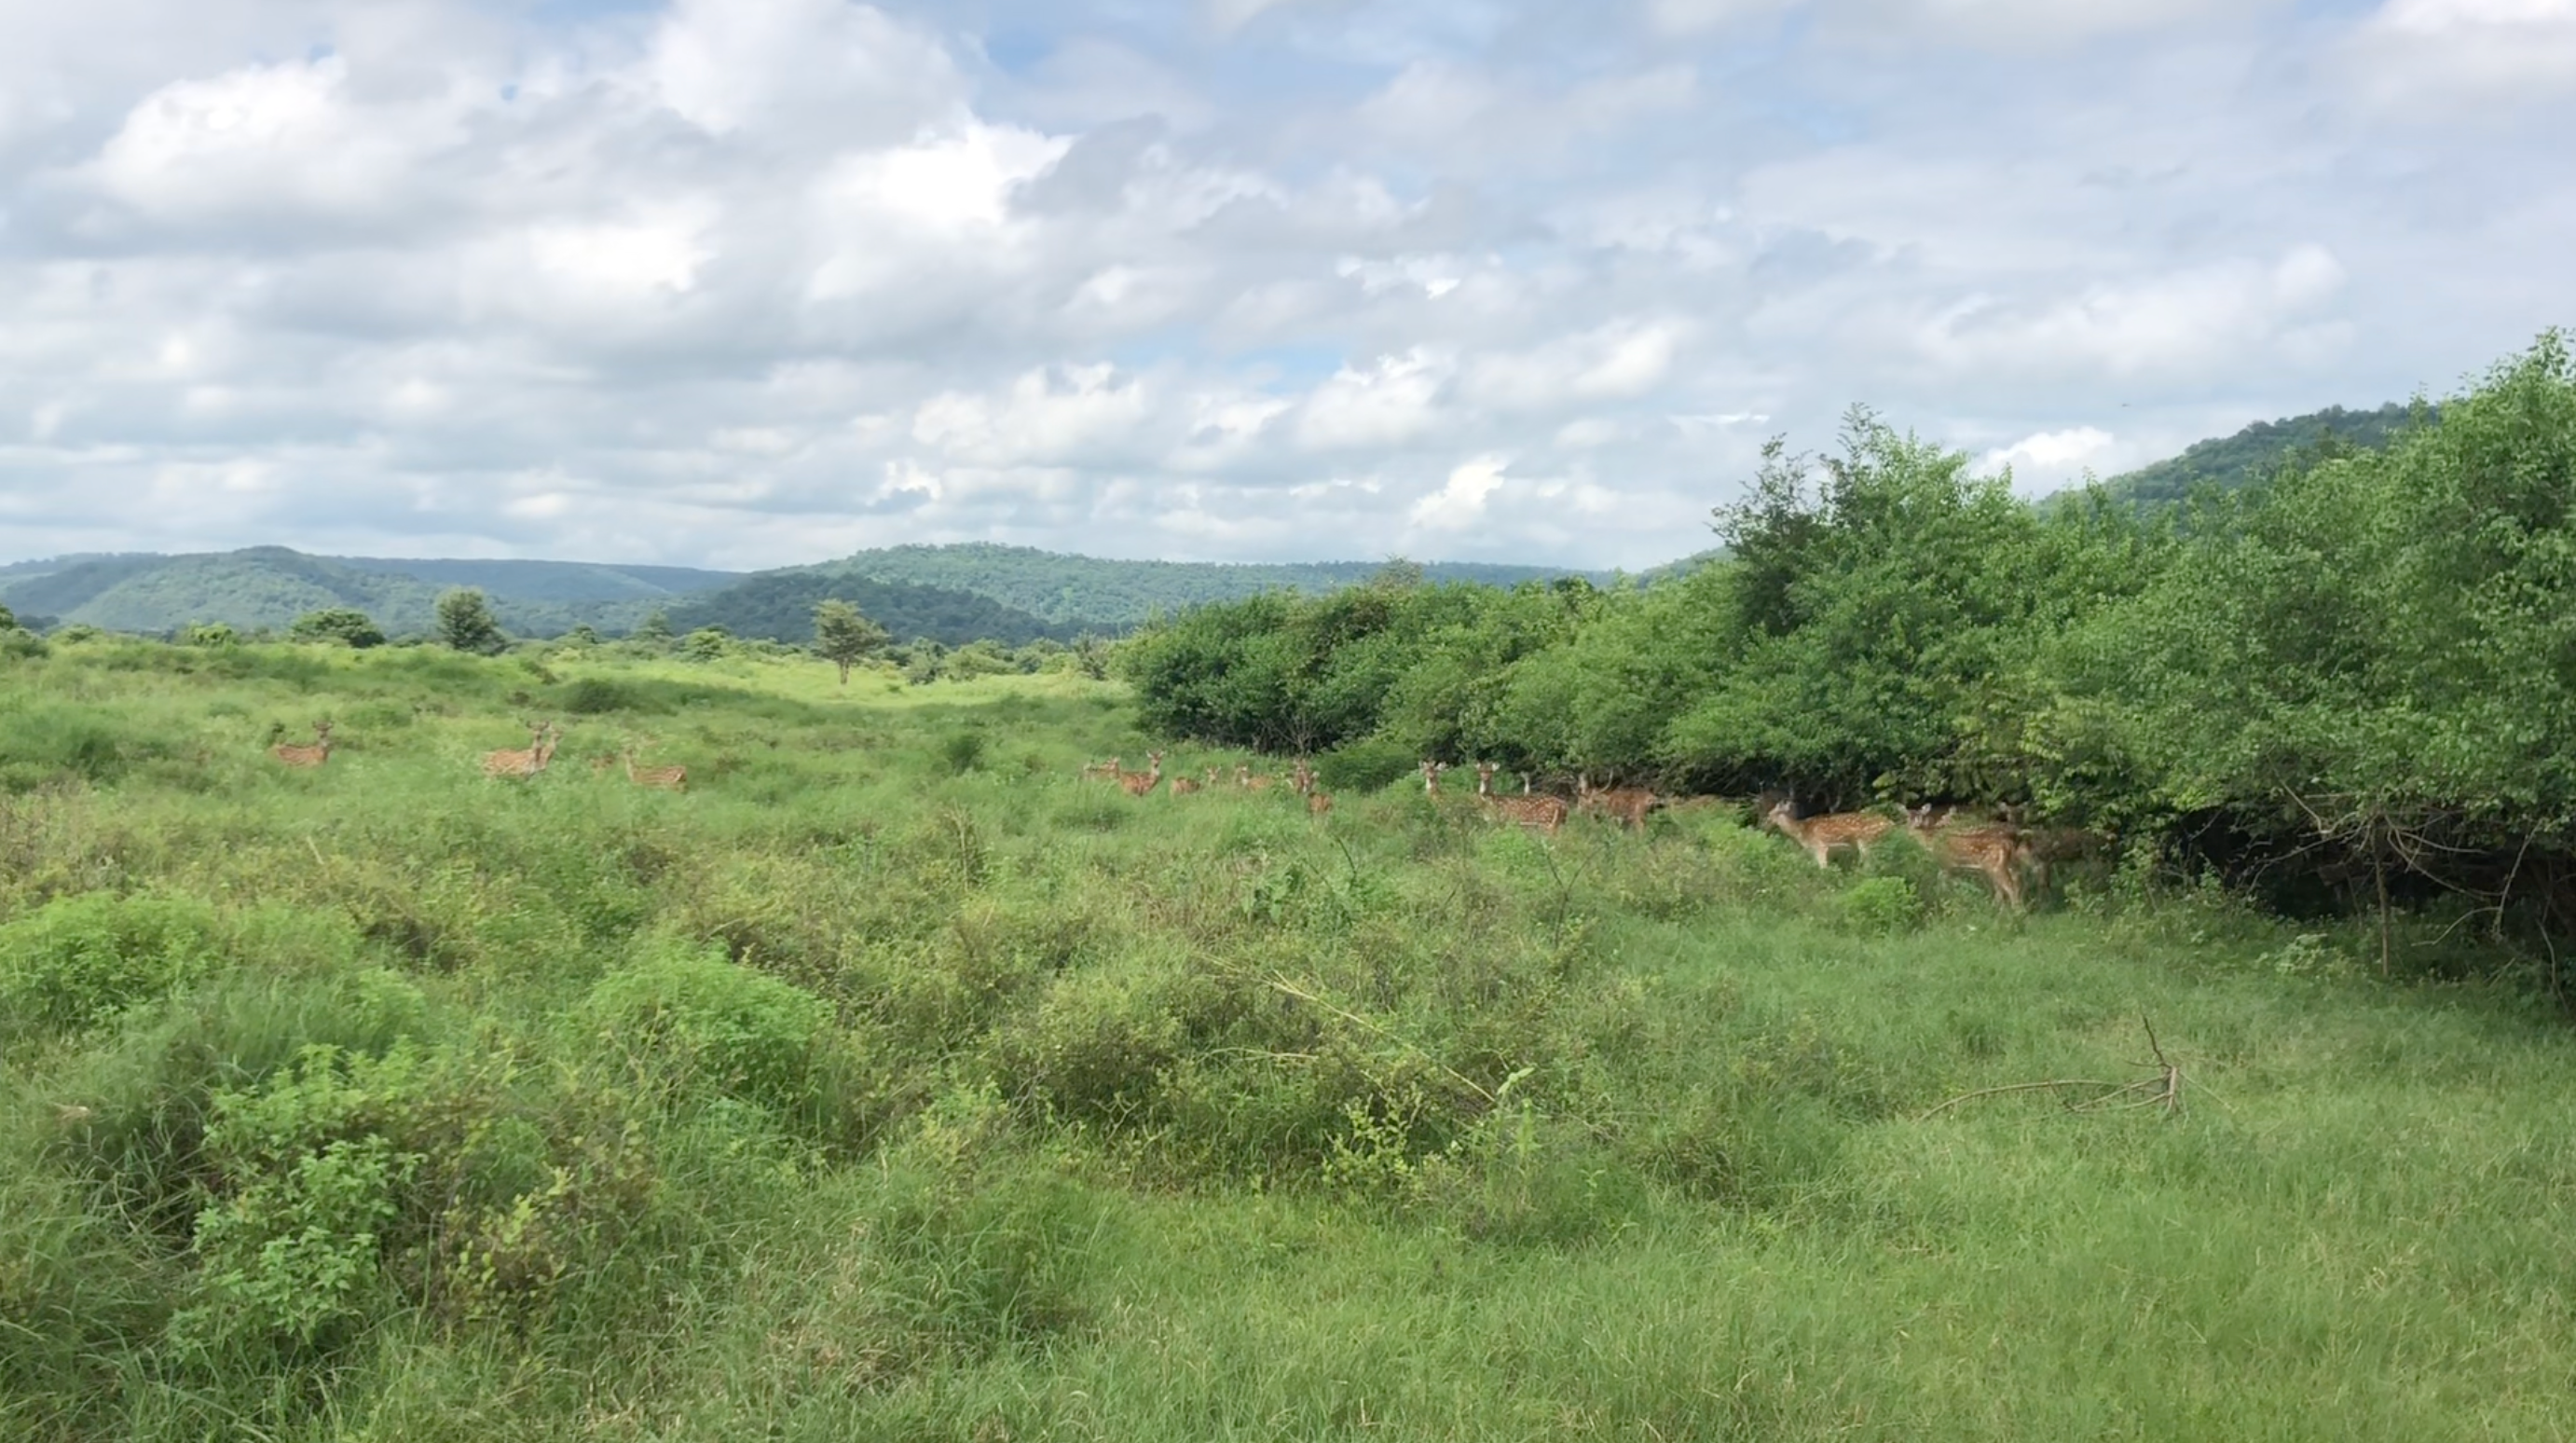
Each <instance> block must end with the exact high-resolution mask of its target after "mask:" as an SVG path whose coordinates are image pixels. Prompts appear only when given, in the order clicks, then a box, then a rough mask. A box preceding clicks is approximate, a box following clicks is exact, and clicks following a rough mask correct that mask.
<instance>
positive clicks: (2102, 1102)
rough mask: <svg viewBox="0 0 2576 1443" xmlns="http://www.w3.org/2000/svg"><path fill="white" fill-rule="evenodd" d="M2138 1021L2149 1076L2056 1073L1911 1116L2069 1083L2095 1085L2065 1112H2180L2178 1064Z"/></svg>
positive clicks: (2151, 1028)
mask: <svg viewBox="0 0 2576 1443" xmlns="http://www.w3.org/2000/svg"><path fill="white" fill-rule="evenodd" d="M2138 1025H2139V1026H2140V1027H2142V1028H2144V1029H2146V1034H2147V1050H2148V1051H2150V1052H2153V1053H2154V1054H2155V1055H2156V1060H2155V1064H2154V1065H2155V1069H2156V1075H2155V1076H2153V1077H2149V1078H2144V1079H2141V1080H2139V1081H2137V1082H2128V1083H2120V1082H2104V1081H2102V1080H2100V1079H2099V1078H2091V1077H2057V1078H2051V1079H2049V1080H2048V1081H2046V1082H2015V1083H2010V1084H2007V1085H2005V1086H2003V1087H1981V1088H1978V1089H1977V1090H1976V1091H1974V1092H1963V1093H1960V1094H1959V1095H1958V1096H1957V1097H1953V1098H1951V1099H1949V1100H1948V1101H1946V1102H1943V1103H1942V1104H1940V1105H1939V1106H1937V1107H1934V1108H1932V1109H1931V1110H1929V1111H1927V1112H1924V1113H1922V1114H1920V1115H1918V1116H1917V1117H1916V1118H1915V1119H1914V1120H1915V1121H1916V1122H1929V1121H1931V1120H1932V1119H1933V1118H1936V1117H1938V1116H1940V1115H1941V1114H1942V1113H1944V1112H1947V1111H1949V1110H1950V1109H1951V1108H1954V1107H1956V1106H1958V1105H1959V1104H1960V1103H1963V1102H1974V1101H1976V1100H1977V1099H1978V1098H1981V1097H2001V1096H2003V1095H2004V1094H2006V1093H2012V1092H2045V1091H2055V1090H2058V1089H2061V1088H2069V1087H2089V1088H2093V1089H2095V1093H2094V1095H2093V1096H2091V1097H2085V1098H2077V1099H2075V1100H2073V1101H2070V1102H2068V1103H2067V1104H2066V1110H2067V1111H2068V1112H2102V1111H2106V1110H2107V1111H2112V1112H2126V1111H2128V1110H2129V1109H2131V1108H2138V1107H2161V1108H2163V1109H2164V1112H2165V1115H2166V1116H2167V1117H2176V1116H2179V1115H2181V1113H2182V1068H2181V1067H2179V1066H2177V1065H2176V1064H2175V1063H2174V1060H2173V1059H2172V1058H2170V1057H2167V1056H2165V1049H2164V1044H2163V1043H2161V1042H2159V1041H2157V1040H2156V1028H2155V1024H2154V1023H2152V1022H2149V1021H2148V1020H2147V1019H2146V1017H2145V1015H2144V1014H2140V1015H2139V1017H2138ZM2141 1094H2143V1095H2141Z"/></svg>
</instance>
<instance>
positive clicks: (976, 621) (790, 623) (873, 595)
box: [670, 571, 1088, 646]
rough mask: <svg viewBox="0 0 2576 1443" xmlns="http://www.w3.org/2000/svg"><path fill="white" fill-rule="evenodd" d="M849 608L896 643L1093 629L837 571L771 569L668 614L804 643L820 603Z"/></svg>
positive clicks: (971, 597) (1022, 638) (683, 622)
mask: <svg viewBox="0 0 2576 1443" xmlns="http://www.w3.org/2000/svg"><path fill="white" fill-rule="evenodd" d="M825 600H840V601H846V602H848V603H850V604H851V605H852V606H855V607H857V608H858V609H859V610H861V611H863V612H865V613H867V616H868V618H869V619H870V620H872V621H874V622H876V624H877V625H879V626H882V627H884V628H885V629H886V630H887V631H889V632H891V633H893V635H894V637H895V639H896V640H898V641H910V640H913V639H914V638H916V637H928V638H930V639H931V640H933V641H936V642H939V643H941V644H943V645H946V646H963V645H964V644H966V643H967V642H970V641H983V640H988V639H989V640H993V641H999V642H1002V643H1004V644H1006V645H1009V646H1025V645H1027V644H1028V643H1029V642H1032V641H1036V640H1037V639H1039V638H1040V637H1052V638H1054V639H1056V640H1058V641H1071V640H1072V639H1073V638H1074V637H1075V636H1077V635H1080V634H1081V633H1082V632H1083V631H1084V630H1086V629H1088V628H1085V627H1082V626H1078V625H1062V624H1059V623H1055V622H1051V621H1048V620H1046V619H1044V618H1042V617H1037V616H1032V615H1030V614H1029V613H1027V612H1025V611H1021V610H1018V609H1016V608H1014V607H1009V606H1004V605H1002V604H1001V603H1000V602H997V601H994V600H992V599H991V598H989V597H984V596H978V595H976V594H975V593H973V592H971V591H959V590H952V589H949V588H946V587H938V586H917V585H913V584H910V583H907V582H895V581H878V580H874V579H872V578H869V577H865V576H851V575H848V574H846V573H840V572H832V571H772V572H765V573H763V574H761V575H758V576H754V577H750V578H748V579H746V580H744V581H741V582H738V583H736V584H735V585H732V586H729V587H726V588H725V589H724V590H722V591H718V592H713V593H710V594H708V595H705V596H701V597H698V598H696V599H694V600H691V601H689V602H687V603H685V604H683V605H679V606H674V607H672V608H671V609H670V618H671V625H672V627H673V628H674V629H675V630H679V631H690V630H694V629H695V628H698V627H701V626H720V627H723V628H724V629H725V630H726V631H729V632H731V633H733V634H734V635H736V636H747V637H764V638H767V639H769V640H772V641H788V642H798V643H802V642H806V641H810V640H812V639H813V636H814V605H815V603H816V602H819V601H825Z"/></svg>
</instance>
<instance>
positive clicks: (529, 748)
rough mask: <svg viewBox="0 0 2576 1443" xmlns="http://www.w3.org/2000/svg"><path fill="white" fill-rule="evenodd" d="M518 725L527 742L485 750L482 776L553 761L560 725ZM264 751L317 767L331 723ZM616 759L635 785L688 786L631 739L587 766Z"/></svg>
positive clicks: (327, 754)
mask: <svg viewBox="0 0 2576 1443" xmlns="http://www.w3.org/2000/svg"><path fill="white" fill-rule="evenodd" d="M520 725H522V726H525V727H526V728H527V729H528V744H527V745H526V746H524V747H503V748H500V749H499V750H496V751H488V752H485V753H484V754H483V775H484V776H486V777H503V778H518V779H520V780H523V781H524V780H526V779H527V778H530V777H533V776H535V775H537V774H538V773H539V772H542V771H544V770H545V769H546V768H547V767H548V766H549V765H551V764H552V763H553V762H554V759H555V748H556V747H557V746H558V745H560V744H561V743H562V741H563V728H561V727H559V726H556V725H555V724H554V723H553V722H550V721H545V722H522V723H520ZM268 754H269V755H270V756H272V757H275V758H277V760H278V761H280V762H282V763H284V764H286V765H287V766H290V767H318V766H321V765H323V764H324V763H326V762H328V761H330V760H331V723H330V722H329V721H328V720H324V721H317V722H315V723H314V724H313V744H312V745H311V746H295V745H286V744H281V745H278V746H273V747H270V748H269V749H268ZM620 761H623V762H624V763H625V764H626V780H627V781H629V782H631V783H633V784H634V785H636V786H639V787H652V788H656V789H658V790H661V791H667V792H684V791H687V790H688V789H689V769H688V768H687V767H647V766H639V765H637V763H636V760H635V744H634V743H633V742H628V743H627V744H626V745H625V746H624V747H623V748H621V749H620V750H619V751H617V752H616V753H615V754H613V755H601V756H596V757H593V758H591V761H590V769H591V771H592V772H594V773H600V772H605V771H607V770H608V769H609V767H611V766H613V765H615V764H616V763H618V762H620Z"/></svg>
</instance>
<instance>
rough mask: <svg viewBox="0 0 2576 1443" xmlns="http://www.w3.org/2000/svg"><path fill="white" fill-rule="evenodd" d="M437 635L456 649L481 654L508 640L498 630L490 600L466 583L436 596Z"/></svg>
mask: <svg viewBox="0 0 2576 1443" xmlns="http://www.w3.org/2000/svg"><path fill="white" fill-rule="evenodd" d="M438 639H439V640H440V641H442V642H444V643H446V644H447V645H448V646H450V647H452V648H454V649H456V650H458V651H470V652H474V653H477V654H479V655H484V656H489V655H491V654H492V653H493V652H496V651H499V650H500V649H501V648H503V647H505V646H507V645H509V644H510V639H509V638H508V637H507V636H504V635H503V634H502V633H501V622H500V620H499V618H497V617H495V616H493V615H492V603H491V602H490V601H489V600H487V599H486V598H485V597H484V595H483V593H482V592H481V591H479V590H477V589H475V588H473V587H470V586H460V587H457V588H456V589H454V590H452V591H449V592H447V593H445V594H444V595H442V596H440V597H439V598H438Z"/></svg>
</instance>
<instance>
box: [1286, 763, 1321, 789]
mask: <svg viewBox="0 0 2576 1443" xmlns="http://www.w3.org/2000/svg"><path fill="white" fill-rule="evenodd" d="M1288 784H1289V786H1290V787H1291V788H1293V789H1294V790H1295V791H1296V793H1297V795H1299V796H1301V797H1311V796H1313V795H1314V794H1315V769H1314V768H1313V767H1310V766H1308V765H1306V759H1305V758H1304V757H1299V758H1298V759H1297V761H1296V764H1295V765H1294V767H1293V768H1291V770H1290V771H1289V774H1288Z"/></svg>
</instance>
